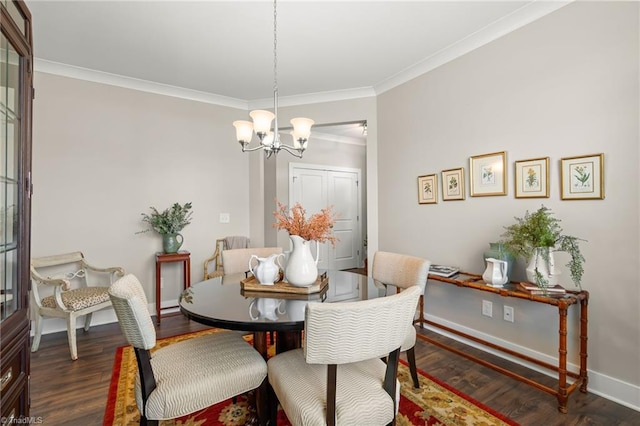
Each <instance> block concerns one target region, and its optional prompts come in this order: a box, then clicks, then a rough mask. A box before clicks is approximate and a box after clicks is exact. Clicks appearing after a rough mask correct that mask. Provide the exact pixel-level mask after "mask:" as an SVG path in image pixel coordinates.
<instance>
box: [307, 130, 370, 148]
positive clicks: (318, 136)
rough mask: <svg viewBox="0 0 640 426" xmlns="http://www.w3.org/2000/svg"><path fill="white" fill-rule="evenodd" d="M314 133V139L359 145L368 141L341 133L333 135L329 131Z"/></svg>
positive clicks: (363, 144) (364, 144)
mask: <svg viewBox="0 0 640 426" xmlns="http://www.w3.org/2000/svg"><path fill="white" fill-rule="evenodd" d="M312 135H313V139H322V140H324V141H331V142H337V143H346V144H350V145H359V146H366V145H367V144H366V142H364V141H362V140H360V139H356V138H350V137H348V136H339V135H332V134H329V133H322V132H317V131H315V130H314V131H313V133H312Z"/></svg>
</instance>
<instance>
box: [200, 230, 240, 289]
mask: <svg viewBox="0 0 640 426" xmlns="http://www.w3.org/2000/svg"><path fill="white" fill-rule="evenodd" d="M249 242H250V240H249V238H248V237H242V236H236V237H233V236H232V237H225V238H219V239H217V240H216V245H215V250H214V252H213V254H212V255H211V257H209V258H207V259H205V261H204V274H203V278H202V280H203V281H206V280H208V279H211V278H215V277H221V276H222V275H224V270H223V265H222V251H223V250H232V249H240V248H248V247H249Z"/></svg>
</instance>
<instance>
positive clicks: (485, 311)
mask: <svg viewBox="0 0 640 426" xmlns="http://www.w3.org/2000/svg"><path fill="white" fill-rule="evenodd" d="M482 315H484V316H487V317H493V303H492V302H490V301H488V300H483V301H482Z"/></svg>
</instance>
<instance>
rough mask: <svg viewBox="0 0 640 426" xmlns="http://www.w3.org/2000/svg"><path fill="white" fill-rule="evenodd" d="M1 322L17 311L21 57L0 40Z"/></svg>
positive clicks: (6, 42)
mask: <svg viewBox="0 0 640 426" xmlns="http://www.w3.org/2000/svg"><path fill="white" fill-rule="evenodd" d="M0 55H1V57H0V120H1V121H2V123H1V133H2V135H1V136H0V319H1V320H4V319H5V318H7V317H9V316H10V315H11V314H12V313H13V312H15V311H16V310H17V309H19V307H18V306H19V302H20V300H19V294H20V293H19V285H18V231H19V228H18V224H19V222H18V212H20V207H21V206H20V205H19V203H20V198H19V190H20V187H19V182H20V179H19V177H20V175H19V173H20V164H21V161H20V152H21V150H20V140H21V135H20V129H21V128H22V124H21V111H22V108H21V105H20V99H21V98H22V97H21V96H20V88H21V84H20V83H21V81H20V76H21V75H22V72H21V67H22V66H23V63H24V61H23V58H21V57H20V55H19V54H18V52H16V50H15V49H14V48H13V46H12V45H11V44H10V43H9V40H8V39H7V38H6V37H5V35H4V34H2V35H1V38H0Z"/></svg>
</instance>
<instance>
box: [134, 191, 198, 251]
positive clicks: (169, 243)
mask: <svg viewBox="0 0 640 426" xmlns="http://www.w3.org/2000/svg"><path fill="white" fill-rule="evenodd" d="M192 213H193V212H191V203H186V204H185V205H180V204H179V203H174V204H173V205H172V206H171V207H169V208H167V209H164V210H163V211H159V210H158V209H156V208H155V207H151V214H146V213H142V221H143V222H146V223H148V224H149V226H150V228H148V229H145V230H142V231H140V232H148V231H151V230H152V229H153V230H154V231H156V232H157V233H158V234H160V235H161V236H162V247H163V249H164V252H165V253H176V252H177V251H178V249H180V246H182V242H183V241H184V239H183V237H182V234H180V231H182V230H183V229H184V227H185V226H187V225H188V224H190V223H191V215H192Z"/></svg>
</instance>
